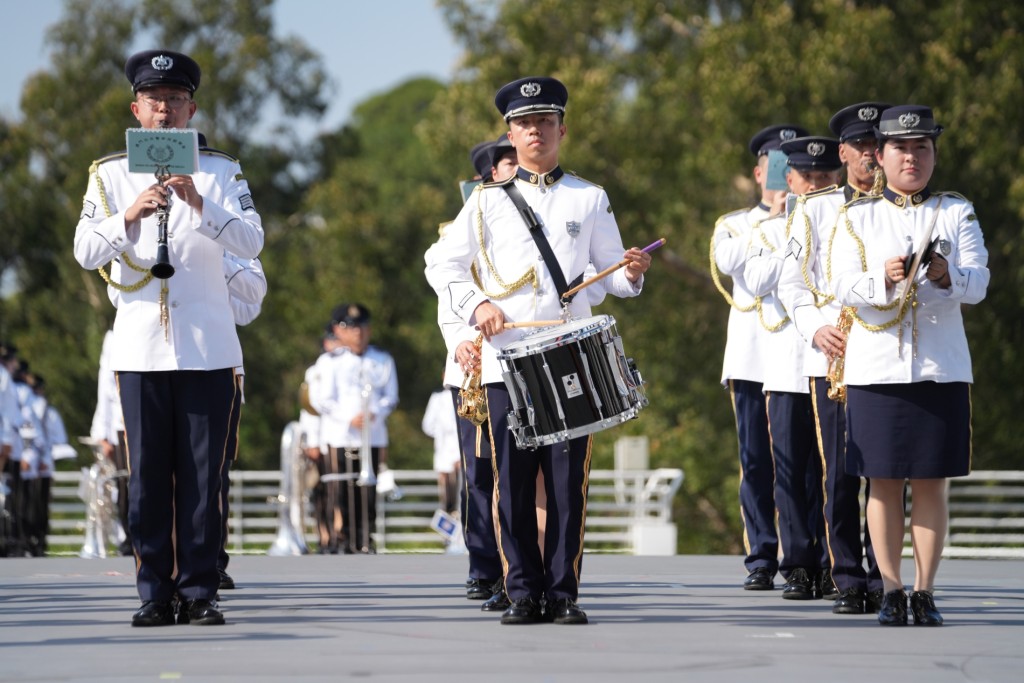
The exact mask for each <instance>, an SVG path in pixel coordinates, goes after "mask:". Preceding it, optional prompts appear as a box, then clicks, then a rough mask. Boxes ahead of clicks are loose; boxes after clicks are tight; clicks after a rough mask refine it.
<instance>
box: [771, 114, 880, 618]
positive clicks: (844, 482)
mask: <svg viewBox="0 0 1024 683" xmlns="http://www.w3.org/2000/svg"><path fill="white" fill-rule="evenodd" d="M888 107H889V105H888V104H886V103H884V102H860V103H857V104H852V105H849V106H847V107H844V108H843V109H841V110H839V111H838V112H836V113H835V115H833V116H832V119H831V120H830V121H829V128H830V129H831V130H832V133H833V134H834V135H836V136H837V137H838V138H839V159H840V161H842V162H843V163H844V165H845V167H846V185H845V186H843V187H838V186H837V187H835V188H833V189H832V190H831V191H827V192H815V193H810V194H806V195H803V196H801V197H799V198H798V199H797V202H796V205H795V207H794V209H793V213H792V220H791V222H790V225H791V228H790V239H789V246H788V248H787V250H788V253H789V255H790V256H792V258H786V259H785V262H784V264H783V267H782V276H781V278H780V280H779V287H778V294H779V300H780V301H781V302H782V305H783V307H784V308H785V310H786V312H787V313H788V315H789V317H790V318H791V319H792V321H793V324H794V327H795V328H796V330H797V331H798V332H799V333H800V336H801V338H802V339H803V340H804V342H805V343H806V344H807V349H806V351H805V354H804V368H803V371H804V375H806V376H807V377H809V378H810V391H811V393H812V398H813V400H812V407H813V409H814V420H815V424H816V427H817V433H818V434H819V435H820V439H819V443H820V445H821V447H822V454H821V455H822V465H823V469H824V473H823V474H824V489H823V490H824V494H825V500H824V520H825V525H826V535H825V538H826V542H827V544H828V551H829V558H830V575H831V579H832V582H833V584H834V586H835V588H836V592H835V593H834V594H832V595H833V597H834V598H835V601H834V602H833V603H832V612H833V613H835V614H863V613H864V612H877V611H878V607H879V605H880V604H881V601H882V579H881V576H880V575H879V573H878V566H877V564H876V563H875V557H874V550H873V549H872V547H871V543H870V535H869V534H868V533H867V531H866V529H865V532H864V540H863V542H862V541H861V528H862V524H861V522H862V514H861V507H860V488H861V479H860V477H856V476H850V475H848V474H847V473H846V465H845V463H846V441H845V439H846V405H845V403H844V402H843V400H842V390H841V388H840V387H839V385H838V383H836V386H833V384H832V382H830V380H829V374H830V369H832V368H834V367H836V366H835V365H834V364H835V363H836V362H837V361H838V359H840V358H841V357H842V355H843V352H844V349H845V346H846V335H847V333H848V331H849V325H850V324H852V318H851V317H850V316H849V314H846V315H845V316H843V315H841V307H840V306H839V304H838V303H837V302H836V301H835V298H834V297H833V296H832V294H831V291H832V289H831V283H830V282H829V280H828V273H829V271H830V267H829V248H830V244H831V241H832V232H833V230H834V229H835V226H836V221H837V220H838V217H839V211H840V209H841V208H842V206H843V205H844V204H846V203H847V202H848V201H850V200H852V199H855V198H857V197H861V196H865V195H868V194H871V193H872V192H876V189H875V187H874V186H875V177H876V169H877V168H878V164H877V162H876V161H875V156H874V152H875V149H876V147H877V145H876V142H875V134H874V127H875V126H876V125H877V124H878V120H879V116H880V115H881V113H882V112H883V111H885V109H887V108H888ZM877 175H878V176H881V174H880V173H878V174H877ZM879 190H880V188H879ZM792 226H796V228H793V227H792ZM841 323H842V326H843V328H844V329H841V328H840V324H841ZM868 486H870V483H869V484H868ZM865 557H866V558H867V567H866V569H865V563H864V559H865ZM822 582H823V583H824V584H825V585H826V586H828V581H827V577H825V578H823V579H822ZM824 597H829V593H827V592H826V593H825V595H824Z"/></svg>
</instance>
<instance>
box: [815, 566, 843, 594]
mask: <svg viewBox="0 0 1024 683" xmlns="http://www.w3.org/2000/svg"><path fill="white" fill-rule="evenodd" d="M815 586H816V587H817V589H818V590H817V591H816V593H817V595H816V596H815V597H819V598H824V599H825V600H836V599H838V598H839V589H838V588H836V582H835V581H833V580H832V570H831V569H829V568H828V567H825V568H823V569H822V570H821V573H820V574H818V580H817V581H815Z"/></svg>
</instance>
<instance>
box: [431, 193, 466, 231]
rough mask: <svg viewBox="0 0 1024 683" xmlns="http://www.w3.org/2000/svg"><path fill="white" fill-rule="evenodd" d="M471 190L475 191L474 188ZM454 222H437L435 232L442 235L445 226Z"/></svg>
mask: <svg viewBox="0 0 1024 683" xmlns="http://www.w3.org/2000/svg"><path fill="white" fill-rule="evenodd" d="M473 191H474V192H476V188H474V189H473ZM454 222H455V221H445V222H444V223H440V224H438V226H437V234H438V235H440V236H441V237H444V230H445V228H447V227H448V226H449V225H451V224H452V223H454Z"/></svg>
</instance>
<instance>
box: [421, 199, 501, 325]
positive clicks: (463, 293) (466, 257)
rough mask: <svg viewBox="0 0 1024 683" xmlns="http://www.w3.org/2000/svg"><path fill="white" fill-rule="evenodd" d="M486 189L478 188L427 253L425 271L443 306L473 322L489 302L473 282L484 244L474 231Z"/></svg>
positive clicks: (462, 318)
mask: <svg viewBox="0 0 1024 683" xmlns="http://www.w3.org/2000/svg"><path fill="white" fill-rule="evenodd" d="M483 195H484V192H483V191H482V190H476V191H475V192H474V193H473V195H472V196H471V197H470V198H469V201H467V202H466V203H465V204H464V205H463V206H462V210H461V211H459V215H458V216H456V217H455V220H454V221H452V222H451V223H450V224H449V225H448V227H447V228H445V230H444V234H443V235H442V236H441V238H440V239H439V240H438V241H437V242H436V243H434V245H433V246H431V247H430V248H429V249H428V250H427V252H426V253H425V254H424V255H423V259H424V261H425V262H426V268H425V270H424V274H425V275H426V278H427V282H428V283H430V286H431V287H432V288H433V289H434V292H436V293H437V297H438V300H439V301H440V303H441V305H442V306H445V307H447V308H448V309H449V310H451V311H452V313H453V314H454V315H455V316H456V317H458V318H459V319H460V320H462V322H464V323H466V324H468V325H472V324H473V312H474V311H475V310H476V307H477V306H479V305H480V304H482V303H483V302H485V301H487V296H486V295H485V294H484V293H483V292H482V291H480V289H478V288H477V286H476V285H475V284H474V283H473V277H472V275H471V273H470V267H471V266H472V264H473V259H474V258H475V257H476V255H477V253H478V251H479V248H480V245H479V242H478V241H477V238H476V235H475V234H474V230H473V220H474V217H475V215H476V213H477V211H480V210H482V206H481V204H482V202H483V201H484V199H483Z"/></svg>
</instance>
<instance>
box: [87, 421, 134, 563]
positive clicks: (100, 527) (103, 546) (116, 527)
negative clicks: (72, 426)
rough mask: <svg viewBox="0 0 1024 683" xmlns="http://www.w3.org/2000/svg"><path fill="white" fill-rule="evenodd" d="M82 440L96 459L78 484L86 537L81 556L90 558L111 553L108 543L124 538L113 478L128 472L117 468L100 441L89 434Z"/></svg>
mask: <svg viewBox="0 0 1024 683" xmlns="http://www.w3.org/2000/svg"><path fill="white" fill-rule="evenodd" d="M79 441H82V442H83V443H87V444H88V445H90V446H91V447H92V450H93V455H94V456H95V458H96V462H95V463H93V465H92V466H91V467H83V468H82V479H81V481H80V482H79V485H78V497H79V498H81V499H82V501H83V502H84V503H85V541H84V542H83V544H82V549H81V550H80V551H79V553H78V556H79V557H84V558H87V559H95V558H104V557H108V554H107V547H108V546H110V545H117V544H118V543H120V541H121V540H123V539H124V531H123V530H122V529H121V525H120V524H119V523H118V521H117V504H116V502H115V500H114V496H115V495H116V491H115V488H116V486H115V482H114V480H115V479H116V478H117V477H118V476H127V472H126V471H125V472H119V471H118V470H117V468H116V467H115V466H114V463H112V462H111V461H110V460H109V459H108V458H107V457H106V456H105V455H104V454H103V451H102V449H100V448H99V443H98V442H96V441H94V440H92V439H86V438H81V437H80V438H79Z"/></svg>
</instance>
